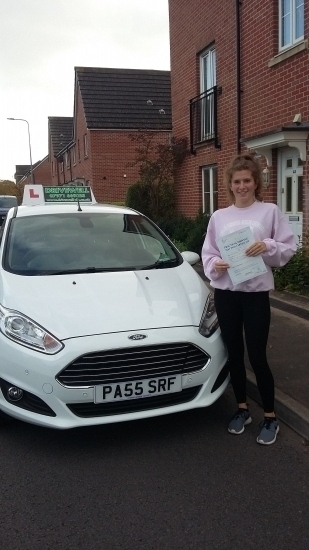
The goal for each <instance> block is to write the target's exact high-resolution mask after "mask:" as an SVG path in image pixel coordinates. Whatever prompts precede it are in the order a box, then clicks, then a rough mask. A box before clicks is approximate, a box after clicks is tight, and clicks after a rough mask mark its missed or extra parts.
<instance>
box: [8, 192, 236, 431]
mask: <svg viewBox="0 0 309 550" xmlns="http://www.w3.org/2000/svg"><path fill="white" fill-rule="evenodd" d="M197 260H198V255H196V254H194V253H192V252H191V253H190V252H184V253H183V254H182V255H181V254H180V253H179V252H178V250H177V249H176V248H175V247H174V246H173V244H172V243H171V241H170V240H169V239H168V238H167V237H166V236H165V235H164V234H163V233H162V232H161V231H160V230H159V228H158V227H157V226H156V225H154V224H153V223H152V222H151V221H150V220H149V219H148V218H146V217H144V216H143V215H141V214H140V213H138V212H136V211H133V210H131V209H129V208H124V207H116V206H110V205H99V204H88V203H85V204H82V203H81V202H80V201H77V202H76V203H74V204H67V203H63V204H43V205H42V204H41V205H40V204H38V205H36V206H30V205H28V206H19V207H16V208H13V209H11V210H10V211H9V212H8V215H7V218H6V220H5V223H4V225H3V226H2V228H1V244H0V357H1V363H0V388H1V391H0V411H1V412H2V413H5V414H6V415H10V416H12V417H15V418H18V419H20V420H24V421H26V422H31V423H34V424H38V425H41V426H46V427H52V428H61V429H65V428H74V427H79V426H89V425H97V424H105V423H109V422H119V421H127V420H134V419H139V418H146V417H154V416H157V415H162V414H169V413H176V412H179V411H185V410H189V409H194V408H198V407H205V406H208V405H211V404H212V403H213V402H214V401H216V400H217V399H218V398H219V397H220V396H221V394H222V393H223V392H224V390H225V388H226V386H227V384H228V381H229V375H228V369H227V354H226V350H225V347H224V344H223V342H222V339H221V335H220V330H219V328H218V322H217V317H216V313H215V309H214V303H213V297H212V294H211V293H210V292H209V290H208V288H207V287H206V285H205V283H204V282H203V281H202V279H201V278H200V277H199V275H197V273H196V272H195V271H194V269H193V268H192V267H191V265H190V263H191V264H193V263H196V261H197Z"/></svg>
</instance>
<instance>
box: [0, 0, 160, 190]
mask: <svg viewBox="0 0 309 550" xmlns="http://www.w3.org/2000/svg"><path fill="white" fill-rule="evenodd" d="M0 28H1V48H0V124H1V131H0V180H1V179H11V180H13V179H14V173H15V165H16V164H29V163H30V160H29V158H30V155H29V144H28V129H27V124H26V123H25V122H20V121H9V120H7V118H8V117H14V118H22V119H26V120H27V121H28V122H29V127H30V138H31V151H32V161H33V164H34V163H35V162H37V161H38V160H41V159H43V158H44V157H45V156H46V155H47V153H48V120H47V119H48V116H73V100H74V67H114V68H131V69H160V70H169V68H170V56H169V30H168V0H154V1H150V0H2V1H1V2H0Z"/></svg>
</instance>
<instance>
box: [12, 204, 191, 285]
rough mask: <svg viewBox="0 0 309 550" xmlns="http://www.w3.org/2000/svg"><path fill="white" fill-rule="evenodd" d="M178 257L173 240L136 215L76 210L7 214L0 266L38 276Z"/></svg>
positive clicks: (121, 267) (127, 267)
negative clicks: (28, 214) (24, 215)
mask: <svg viewBox="0 0 309 550" xmlns="http://www.w3.org/2000/svg"><path fill="white" fill-rule="evenodd" d="M181 262H182V258H181V256H180V254H179V253H178V251H177V250H176V249H175V248H174V247H173V245H172V244H171V243H170V242H169V241H168V240H167V239H166V237H165V236H164V235H163V234H162V233H161V232H160V231H159V230H158V229H157V228H156V227H155V226H154V225H153V224H152V223H151V222H150V221H149V220H147V219H146V218H144V217H143V216H141V215H134V214H114V213H112V214H109V213H87V212H82V213H78V212H76V213H70V214H49V215H39V216H37V215H35V216H27V217H20V218H18V217H17V218H15V219H13V220H12V222H11V225H10V230H9V234H8V237H7V246H6V252H5V258H4V263H3V265H4V269H6V270H8V271H11V272H12V273H19V274H23V275H38V274H42V275H44V274H50V273H53V272H59V273H62V272H74V271H76V272H78V271H80V270H85V271H87V270H108V271H113V270H116V271H117V270H132V269H146V268H147V267H158V266H160V267H161V266H164V265H165V266H166V267H172V266H174V265H178V264H179V263H181ZM163 264H164V265H163Z"/></svg>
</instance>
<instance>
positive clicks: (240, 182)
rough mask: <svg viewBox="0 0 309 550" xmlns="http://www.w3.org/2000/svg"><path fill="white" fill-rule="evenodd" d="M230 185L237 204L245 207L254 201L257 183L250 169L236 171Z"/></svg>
mask: <svg viewBox="0 0 309 550" xmlns="http://www.w3.org/2000/svg"><path fill="white" fill-rule="evenodd" d="M230 187H231V191H232V193H233V195H234V197H235V206H237V207H238V208H245V207H246V206H250V205H251V204H253V203H254V201H255V190H256V188H257V185H256V183H255V181H254V179H253V177H252V174H251V172H250V170H239V171H237V172H234V174H233V176H232V180H231V184H230Z"/></svg>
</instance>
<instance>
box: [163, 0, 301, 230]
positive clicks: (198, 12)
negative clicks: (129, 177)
mask: <svg viewBox="0 0 309 550" xmlns="http://www.w3.org/2000/svg"><path fill="white" fill-rule="evenodd" d="M169 17H170V50H171V89H172V122H173V134H174V136H175V137H180V136H181V137H182V136H187V137H188V138H189V139H190V144H191V155H190V156H189V157H188V158H187V159H186V160H185V162H184V163H183V165H182V166H181V167H180V169H179V170H178V173H177V177H176V194H177V203H178V208H179V210H180V211H182V212H183V213H185V214H187V215H190V216H194V215H195V214H196V213H197V211H198V210H199V209H200V208H202V209H203V211H204V212H206V213H208V214H211V213H212V212H213V211H214V210H215V209H217V208H218V207H223V206H226V205H227V199H226V193H225V189H224V184H223V175H224V170H225V167H226V165H227V164H228V163H229V162H230V160H231V159H232V158H233V157H234V156H235V155H236V154H237V153H239V152H243V151H246V150H248V149H250V150H252V151H256V153H257V154H258V155H260V157H261V162H262V165H263V167H264V179H265V188H264V200H266V201H272V202H275V203H277V204H278V206H279V207H280V208H281V210H282V211H283V212H284V214H285V215H286V217H287V219H288V221H289V223H290V225H291V227H292V229H293V231H294V234H295V237H296V239H298V236H302V235H304V234H305V233H306V232H308V229H309V162H308V135H309V100H308V97H309V93H308V92H309V63H308V54H309V51H308V30H309V5H308V2H304V1H303V0H286V1H285V2H282V0H250V2H249V0H242V1H240V0H236V1H234V2H232V1H229V2H227V1H225V2H213V1H212V0H191V1H190V2H187V1H185V0H169Z"/></svg>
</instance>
